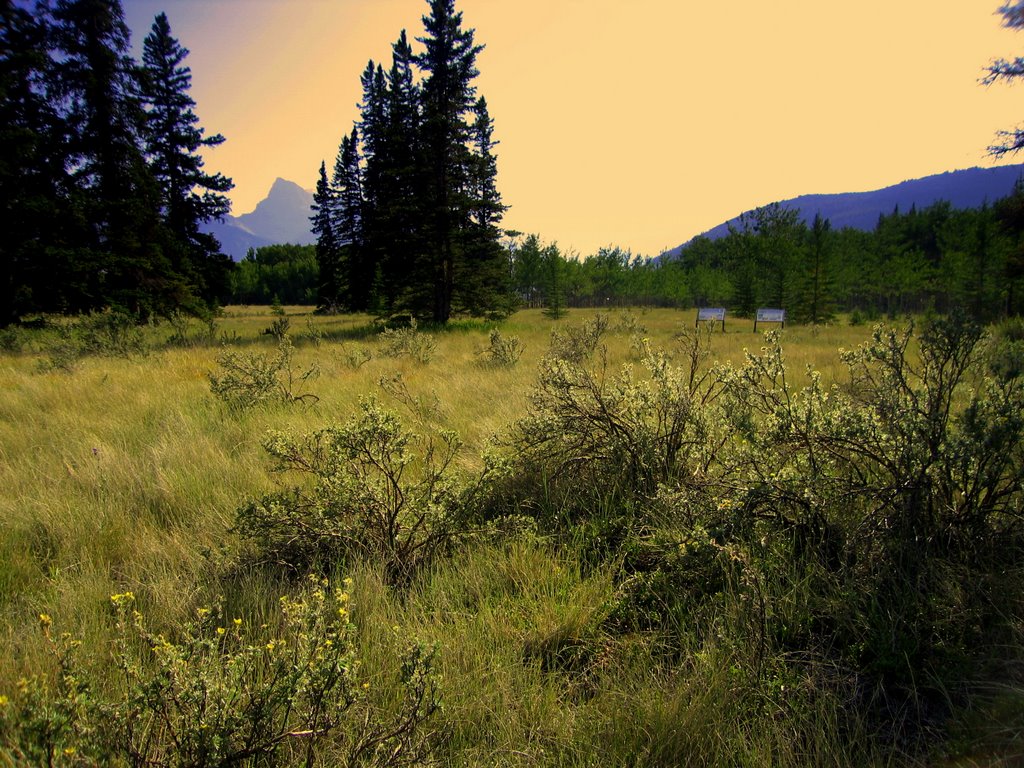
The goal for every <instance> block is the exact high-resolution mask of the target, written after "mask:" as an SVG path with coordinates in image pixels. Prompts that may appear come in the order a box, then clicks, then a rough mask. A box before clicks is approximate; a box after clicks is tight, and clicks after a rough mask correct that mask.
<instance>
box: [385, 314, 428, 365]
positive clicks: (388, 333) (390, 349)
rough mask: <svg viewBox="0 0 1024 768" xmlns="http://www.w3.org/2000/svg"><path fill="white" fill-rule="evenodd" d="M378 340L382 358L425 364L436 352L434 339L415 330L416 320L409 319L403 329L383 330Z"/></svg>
mask: <svg viewBox="0 0 1024 768" xmlns="http://www.w3.org/2000/svg"><path fill="white" fill-rule="evenodd" d="M380 339H381V349H380V354H381V355H383V356H384V357H409V358H412V359H413V360H415V361H416V362H418V363H423V364H426V363H429V362H430V358H432V357H433V356H434V352H435V351H436V350H437V341H436V340H435V339H434V337H433V336H431V335H430V334H428V333H423V332H422V331H419V330H418V329H417V325H416V318H411V319H410V321H409V325H408V326H407V327H404V328H385V329H384V330H383V331H381V333H380Z"/></svg>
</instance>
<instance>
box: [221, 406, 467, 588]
mask: <svg viewBox="0 0 1024 768" xmlns="http://www.w3.org/2000/svg"><path fill="white" fill-rule="evenodd" d="M460 447H461V442H460V440H459V438H458V436H457V435H456V434H455V433H453V432H442V433H441V434H440V435H439V437H438V438H437V439H436V440H435V439H429V438H422V437H419V436H417V435H414V434H412V433H410V432H408V431H406V430H405V429H404V427H403V426H402V424H401V422H400V421H399V420H398V418H397V416H395V414H394V413H392V412H390V411H386V410H384V409H383V408H381V407H380V406H379V405H378V404H377V403H376V402H375V401H374V400H372V399H367V400H362V401H361V403H360V411H359V414H358V415H356V416H354V417H353V418H352V419H350V420H349V421H348V422H346V423H345V424H343V425H341V426H339V427H329V428H326V429H321V430H318V431H316V432H314V433H312V434H309V435H305V436H301V437H297V438H296V437H292V436H289V435H285V434H281V433H274V434H271V435H270V436H269V437H268V438H267V440H266V441H265V442H264V448H265V449H266V451H267V452H268V453H269V454H270V455H271V457H272V458H273V459H274V462H275V464H274V469H275V470H277V471H282V472H284V471H287V472H292V473H295V474H296V475H298V479H299V481H300V484H298V485H294V486H292V487H290V488H286V489H284V490H282V491H279V492H277V493H272V494H269V495H267V496H264V497H262V498H260V499H258V500H255V501H252V502H250V503H249V504H246V505H245V506H244V507H242V508H241V509H240V510H239V511H238V515H237V524H236V527H237V530H238V532H239V533H240V534H241V535H242V537H243V538H245V539H246V540H248V541H249V542H250V543H251V544H252V546H253V547H254V549H255V556H256V557H257V558H258V559H259V560H261V561H263V562H268V563H276V564H280V565H283V566H286V567H287V568H289V569H291V570H294V571H305V570H308V569H310V568H313V567H316V565H317V564H327V563H332V562H334V561H336V560H337V559H345V558H353V557H355V558H364V559H366V560H368V561H369V562H372V563H374V564H377V565H379V566H380V567H381V568H382V569H383V570H384V572H385V573H386V574H387V575H388V578H389V579H390V580H391V581H392V582H405V581H407V580H408V579H409V578H410V577H411V576H412V575H413V574H414V573H415V572H416V571H417V570H419V569H420V568H422V567H423V566H424V565H427V564H429V563H430V562H431V561H432V559H433V558H434V557H435V556H436V555H438V554H440V553H442V552H446V551H448V550H449V548H450V547H451V546H452V545H453V544H454V543H455V542H457V541H458V540H459V539H460V537H462V536H464V535H465V533H466V525H467V523H466V515H467V514H468V510H469V509H470V508H471V501H472V499H473V497H474V496H476V495H478V494H479V493H480V491H481V488H482V487H483V483H484V478H478V479H476V480H475V481H473V482H472V483H467V482H464V481H463V480H462V479H461V478H459V477H458V476H457V474H456V472H455V468H454V460H455V457H456V455H457V453H458V451H459V448H460ZM485 474H486V473H485Z"/></svg>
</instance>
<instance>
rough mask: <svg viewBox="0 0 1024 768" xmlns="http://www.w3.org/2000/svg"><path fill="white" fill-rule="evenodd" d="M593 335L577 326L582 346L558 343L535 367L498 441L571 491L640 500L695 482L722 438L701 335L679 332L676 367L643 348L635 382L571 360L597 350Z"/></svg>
mask: <svg viewBox="0 0 1024 768" xmlns="http://www.w3.org/2000/svg"><path fill="white" fill-rule="evenodd" d="M600 329H601V324H600V323H595V324H594V325H592V326H591V327H590V328H587V327H584V329H583V332H582V333H580V334H578V335H577V337H576V338H577V339H583V340H585V341H586V343H585V344H580V343H577V342H576V341H573V342H567V343H565V344H561V345H560V350H559V352H560V353H561V354H558V355H552V356H549V357H547V358H545V359H544V360H542V361H541V365H540V374H539V377H538V382H537V385H536V388H535V390H534V391H533V393H532V395H531V396H530V410H529V412H528V414H527V416H526V417H524V418H523V419H521V420H520V421H519V422H517V424H516V425H515V427H514V430H513V433H512V435H511V437H510V438H509V440H508V441H507V443H508V444H509V445H510V446H511V447H512V449H513V451H514V453H516V454H517V455H518V456H519V458H518V460H517V462H518V464H519V465H520V466H524V465H525V466H529V465H532V466H542V467H543V468H544V470H543V471H544V472H545V473H546V474H547V475H548V476H549V477H551V478H552V479H556V480H557V479H559V478H564V480H565V482H566V483H568V484H569V485H572V486H574V487H577V488H583V489H593V490H595V491H598V492H600V493H607V492H610V491H615V490H616V489H617V490H619V491H621V492H622V493H624V494H625V495H626V496H627V497H633V496H635V497H638V498H641V499H642V498H649V497H651V496H653V494H654V493H655V491H656V490H657V488H658V486H659V484H663V483H668V482H670V481H678V482H683V483H686V484H690V483H692V482H696V481H699V479H700V477H701V475H702V473H705V472H707V470H708V468H709V466H710V465H711V463H712V462H713V458H714V454H715V451H716V450H717V446H718V445H719V444H720V443H721V440H722V437H721V435H718V434H716V432H715V418H716V414H715V411H714V401H715V398H716V397H717V388H716V387H715V385H714V383H713V381H712V380H711V379H710V378H709V376H708V375H707V371H706V370H704V367H705V364H706V360H707V352H706V346H707V333H706V332H700V331H693V332H686V333H685V334H683V336H682V337H681V339H682V342H683V344H684V349H685V350H686V352H687V355H688V357H687V359H686V362H685V364H684V365H683V366H679V365H676V364H674V363H673V362H671V360H670V359H669V357H668V355H666V354H665V353H664V352H659V351H655V350H652V349H651V348H650V345H649V344H647V343H646V342H645V343H644V344H643V361H642V366H643V369H644V374H645V375H643V376H639V375H636V374H634V371H633V368H632V366H629V365H627V366H624V367H623V368H622V369H621V370H620V371H619V372H618V373H617V374H612V373H610V372H609V371H608V366H607V360H606V357H605V356H604V355H601V357H600V360H599V361H598V362H597V363H596V364H595V365H593V366H592V365H589V364H585V363H584V362H583V361H581V360H579V355H577V354H575V353H576V352H577V351H579V350H582V349H586V348H589V347H590V345H591V344H593V343H596V339H597V338H599V337H600V332H601V330H600ZM569 352H572V354H567V353H569ZM582 495H583V494H581V496H582Z"/></svg>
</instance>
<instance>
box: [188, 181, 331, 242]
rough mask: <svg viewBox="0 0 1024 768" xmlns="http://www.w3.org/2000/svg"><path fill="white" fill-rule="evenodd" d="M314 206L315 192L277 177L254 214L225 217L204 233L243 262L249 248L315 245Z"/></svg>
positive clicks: (211, 225) (211, 224) (208, 227)
mask: <svg viewBox="0 0 1024 768" xmlns="http://www.w3.org/2000/svg"><path fill="white" fill-rule="evenodd" d="M312 205H313V193H312V192H310V191H308V190H305V189H303V188H302V187H300V186H299V185H298V184H296V183H295V182H293V181H288V180H286V179H281V178H278V179H276V180H275V181H274V183H273V184H272V185H271V187H270V192H268V193H267V196H266V197H265V198H264V199H263V200H261V201H260V202H259V204H257V206H256V207H255V208H254V209H253V210H252V211H251V212H249V213H243V214H242V215H240V216H231V215H228V216H225V217H224V220H223V221H212V222H210V223H208V224H207V225H206V226H205V227H204V228H203V230H204V231H205V232H209V233H210V234H212V235H214V236H215V237H216V238H217V240H219V241H220V246H221V250H222V251H223V252H224V253H226V254H227V255H228V256H230V257H231V258H232V259H234V260H235V261H241V260H242V259H243V258H245V254H246V252H247V251H248V250H249V249H250V248H260V247H262V246H264V245H276V244H280V243H292V244H295V245H309V244H310V243H313V242H315V241H316V238H314V237H313V233H312V231H311V229H310V221H309V217H310V216H311V215H312V211H311V210H310V206H312Z"/></svg>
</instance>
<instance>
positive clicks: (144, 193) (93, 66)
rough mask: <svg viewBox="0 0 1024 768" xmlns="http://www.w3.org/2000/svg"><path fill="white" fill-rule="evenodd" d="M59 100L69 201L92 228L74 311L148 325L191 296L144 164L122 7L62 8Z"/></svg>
mask: <svg viewBox="0 0 1024 768" xmlns="http://www.w3.org/2000/svg"><path fill="white" fill-rule="evenodd" d="M53 15H54V21H55V28H54V32H55V35H54V48H55V51H56V56H55V65H54V78H53V80H52V81H51V87H52V89H53V93H52V95H51V98H53V99H55V100H57V101H59V103H60V104H61V106H62V108H63V114H64V118H65V120H66V125H67V128H68V141H67V146H68V157H67V162H68V167H69V168H70V169H71V175H70V177H69V182H70V183H69V188H70V196H71V199H72V200H73V205H74V206H75V208H76V215H77V216H78V217H80V220H81V221H83V222H85V223H86V224H87V227H86V229H85V230H84V232H85V241H84V244H83V245H84V247H83V248H80V249H78V251H77V252H76V255H75V259H74V263H75V267H76V272H77V274H79V275H81V276H82V277H83V278H84V283H83V284H82V285H79V286H76V287H75V288H76V289H77V290H76V293H77V295H76V296H75V300H74V302H73V303H72V304H71V305H70V306H69V307H68V309H70V310H72V311H82V310H90V309H96V308H100V307H104V306H113V307H115V308H118V309H120V310H123V311H126V312H129V313H131V314H133V315H135V316H136V317H138V318H139V319H145V318H146V317H148V316H149V315H150V314H152V313H154V312H158V313H167V312H170V311H172V310H173V309H174V308H175V307H176V306H177V305H178V303H179V302H180V300H181V298H182V295H183V293H185V292H186V286H185V285H184V281H183V280H182V279H181V278H180V277H179V276H178V275H176V274H175V273H174V271H173V269H172V267H171V264H170V261H169V260H168V258H167V257H166V255H165V246H166V244H167V237H166V230H165V229H164V227H163V225H162V223H161V221H160V216H159V199H158V189H157V184H156V182H155V180H154V179H153V176H152V175H151V174H150V172H149V169H148V167H147V166H146V162H145V159H144V157H143V151H142V147H141V136H142V131H143V123H144V114H143V111H142V107H141V104H140V102H139V99H138V97H137V96H136V92H137V82H136V75H137V69H136V66H135V62H134V61H133V60H132V59H131V57H130V56H129V53H128V51H129V32H128V27H127V26H126V25H125V22H124V13H123V10H122V8H121V3H120V2H119V0H57V4H56V6H55V9H54V14H53Z"/></svg>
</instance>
